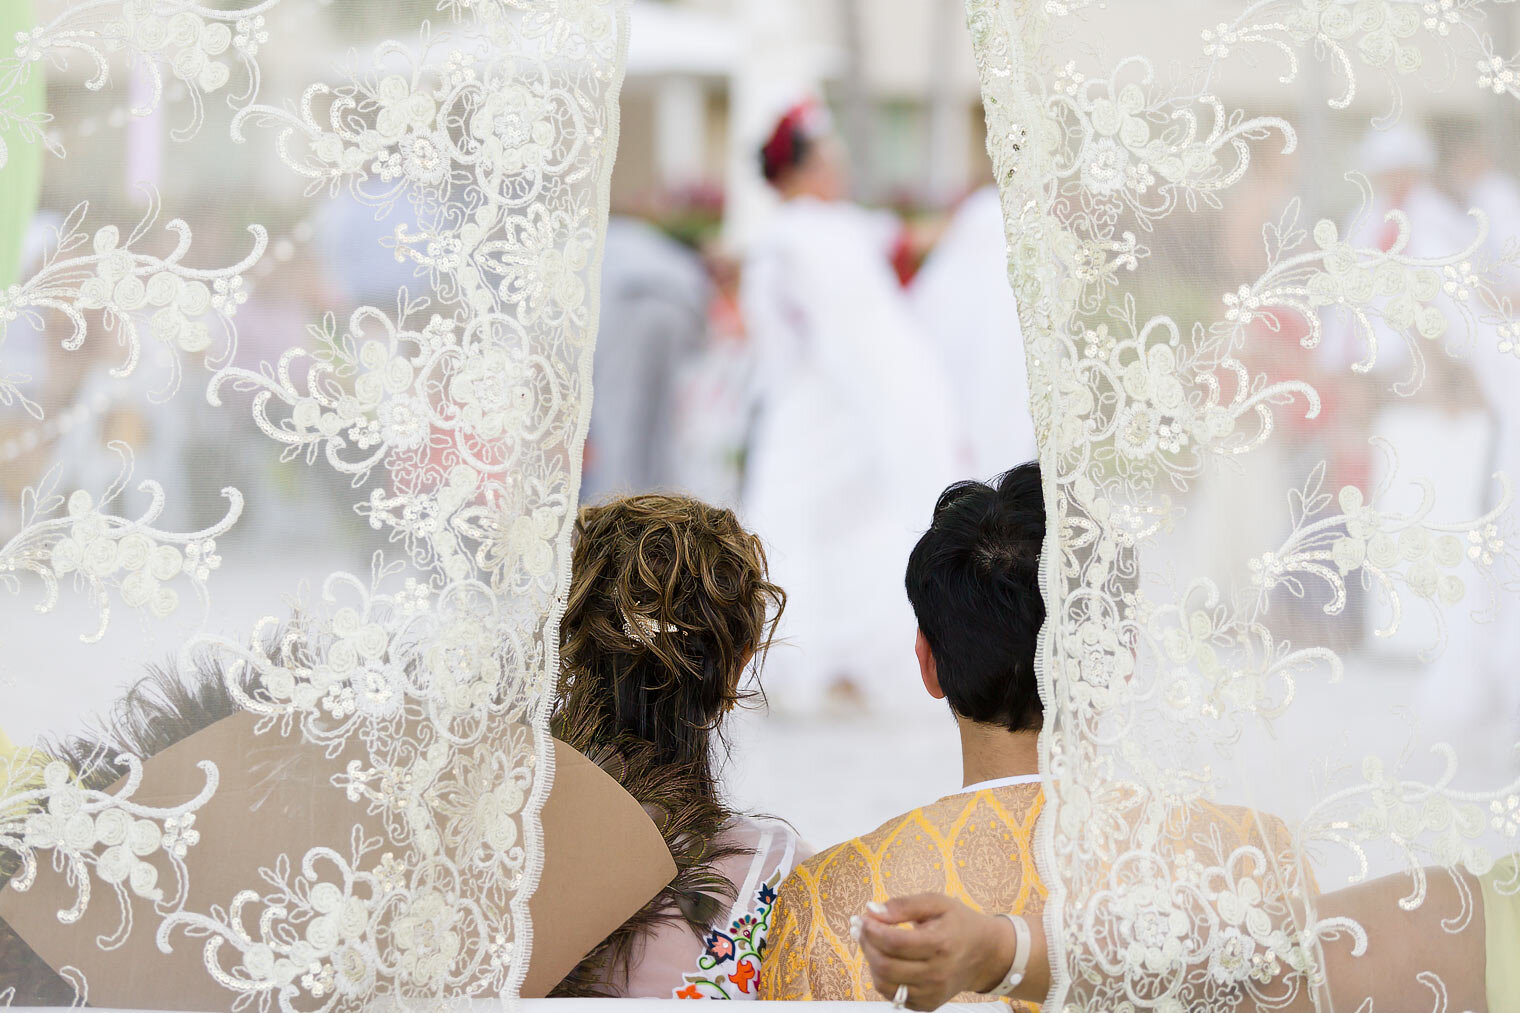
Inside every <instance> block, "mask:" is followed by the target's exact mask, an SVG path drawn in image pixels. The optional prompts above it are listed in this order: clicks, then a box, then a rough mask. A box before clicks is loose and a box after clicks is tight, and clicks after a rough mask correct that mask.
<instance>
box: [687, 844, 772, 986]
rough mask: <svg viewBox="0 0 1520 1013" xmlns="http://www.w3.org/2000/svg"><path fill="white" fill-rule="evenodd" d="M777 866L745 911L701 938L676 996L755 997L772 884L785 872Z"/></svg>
mask: <svg viewBox="0 0 1520 1013" xmlns="http://www.w3.org/2000/svg"><path fill="white" fill-rule="evenodd" d="M786 871H787V870H785V869H778V870H777V871H776V872H775V873H773V874H772V875H771V878H770V879H768V880H767V881H766V882H765V883H764V884H762V885H761V887H760V889H758V890H756V891H755V895H754V900H753V902H752V903H753V906H752V907H751V908H750V910H749V913H747V914H743V915H740V916H739V917H738V918H736V919H734V920H733V921H732V922H731V923H730V924H729V926H728V929H727V931H719V930H718V929H716V928H714V929H713V930H712V931H711V932H709V933H708V934H707V936H706V938H704V939H703V941H702V955H701V956H700V957H698V958H697V968H698V969H697V970H696V971H695V972H692V973H690V974H686V975H684V976H683V978H682V980H683V981H684V982H685V983H686V984H685V987H683V988H679V989H675V990H674V991H673V993H672V994H673V995H674V996H675V998H677V999H755V998H758V995H757V987H756V986H757V983H758V981H759V978H760V967H761V965H762V964H763V963H764V961H765V949H766V937H767V935H768V934H769V933H770V927H771V909H772V907H774V906H775V903H776V888H777V887H779V886H780V885H781V880H782V879H783V877H784V876H785V875H786Z"/></svg>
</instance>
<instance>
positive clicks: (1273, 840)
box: [760, 784, 1315, 1011]
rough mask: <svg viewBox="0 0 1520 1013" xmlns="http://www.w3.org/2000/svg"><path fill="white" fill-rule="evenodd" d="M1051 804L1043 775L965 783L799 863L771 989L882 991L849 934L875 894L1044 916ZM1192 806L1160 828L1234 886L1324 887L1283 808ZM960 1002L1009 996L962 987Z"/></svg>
mask: <svg viewBox="0 0 1520 1013" xmlns="http://www.w3.org/2000/svg"><path fill="white" fill-rule="evenodd" d="M1113 796H1114V799H1115V804H1114V809H1115V810H1116V811H1124V812H1125V815H1124V816H1122V817H1121V821H1122V822H1123V823H1125V824H1144V823H1145V822H1146V813H1145V812H1143V811H1142V810H1141V809H1139V808H1137V807H1129V806H1126V804H1125V800H1126V799H1128V800H1133V799H1134V798H1135V796H1134V795H1133V793H1131V792H1126V791H1125V790H1124V789H1123V788H1121V787H1117V786H1116V787H1115V788H1114V789H1113ZM1044 805H1045V799H1044V795H1043V794H1042V792H1041V789H1040V786H1039V785H1038V784H1004V785H999V786H996V787H989V788H984V789H981V790H978V791H968V792H962V793H960V794H957V795H950V796H947V797H945V798H942V799H940V800H939V801H938V802H935V803H933V804H931V805H927V806H924V807H922V808H919V809H914V810H913V811H911V812H909V813H906V814H904V815H902V816H899V817H897V818H896V819H893V820H890V821H889V822H887V823H885V824H883V825H882V826H881V827H879V828H877V829H876V830H874V831H872V832H871V833H869V834H866V835H864V836H862V837H857V838H854V839H852V840H849V841H845V842H844V843H843V844H839V845H836V846H835V847H832V848H830V849H828V850H827V851H824V852H821V853H819V854H818V855H816V856H815V857H813V858H812V859H810V860H809V861H806V862H804V863H802V864H801V865H799V866H798V867H797V869H796V871H794V872H793V873H792V875H791V876H790V877H788V879H787V880H786V882H785V883H783V884H782V887H781V893H780V897H779V898H778V899H777V901H776V905H775V908H774V909H773V911H772V915H771V935H770V952H769V953H768V954H767V956H766V960H765V963H764V965H763V967H762V970H761V973H760V998H761V999H790V1000H800V999H818V1000H857V1001H866V1000H870V999H874V998H877V995H876V991H875V988H874V986H873V985H872V983H871V977H870V970H869V968H868V967H867V966H866V961H865V957H864V955H863V954H862V953H861V951H860V947H859V946H858V945H856V943H855V941H854V940H853V939H851V938H850V916H851V915H855V914H859V913H860V912H861V910H863V909H864V908H865V906H866V904H867V903H869V902H871V901H886V900H889V899H891V898H893V897H905V896H910V895H913V894H919V893H945V894H948V895H949V896H951V897H954V898H956V899H957V900H960V901H963V902H964V903H966V904H969V905H970V906H971V907H973V908H975V909H977V910H979V911H987V912H991V911H1007V912H1010V913H1012V914H1021V915H1024V916H1026V917H1029V918H1038V917H1040V914H1041V912H1042V911H1043V910H1044V908H1045V902H1046V897H1047V892H1046V888H1045V884H1044V883H1043V882H1042V881H1041V879H1040V875H1039V872H1038V870H1037V869H1036V867H1035V858H1034V856H1035V849H1034V837H1035V825H1036V822H1037V821H1038V819H1039V817H1040V813H1041V811H1042V810H1043V809H1044ZM1185 812H1186V815H1185V818H1182V819H1180V820H1178V821H1175V822H1174V821H1171V820H1168V821H1165V822H1164V823H1162V824H1161V825H1159V826H1155V827H1154V828H1153V830H1152V832H1153V833H1154V834H1155V835H1156V836H1157V837H1158V838H1160V839H1164V840H1166V841H1167V842H1168V843H1167V847H1166V850H1168V851H1169V852H1172V853H1174V854H1175V855H1176V856H1177V860H1178V861H1179V862H1190V863H1197V862H1199V861H1202V860H1204V859H1207V860H1210V861H1221V862H1224V863H1225V864H1227V865H1229V866H1230V868H1231V869H1232V871H1233V873H1234V881H1233V884H1232V886H1231V889H1232V890H1234V891H1236V892H1240V893H1241V894H1242V895H1243V896H1250V895H1257V894H1260V893H1262V892H1264V890H1265V888H1266V887H1267V884H1268V883H1280V882H1282V881H1284V880H1293V881H1295V882H1296V881H1297V877H1299V876H1300V875H1302V876H1303V877H1304V881H1305V882H1306V883H1307V885H1308V889H1309V891H1310V892H1313V891H1314V889H1315V886H1314V882H1313V879H1312V877H1310V876H1309V875H1308V874H1307V872H1303V873H1301V872H1300V871H1299V870H1298V869H1297V868H1296V866H1295V863H1294V858H1293V855H1294V852H1293V845H1292V839H1291V836H1290V834H1289V833H1288V830H1287V827H1286V826H1285V825H1284V824H1283V822H1282V821H1281V820H1279V819H1278V818H1277V817H1275V816H1270V815H1265V814H1262V813H1258V812H1256V811H1254V810H1251V809H1245V808H1241V807H1238V806H1215V805H1212V804H1207V803H1204V804H1199V805H1195V806H1192V807H1189V808H1188V809H1187V810H1186V811H1185ZM1225 856H1228V857H1225ZM1110 871H1111V873H1112V874H1113V876H1114V878H1115V879H1116V881H1125V880H1127V879H1129V878H1130V875H1131V874H1132V871H1133V870H1130V871H1128V872H1127V871H1126V870H1125V869H1124V868H1121V867H1119V866H1114V867H1112V868H1111V870H1110ZM1243 959H1247V960H1249V957H1244V958H1243ZM954 1001H955V1002H1006V1001H1007V1000H1000V999H994V998H992V997H990V996H983V995H976V994H973V993H962V994H961V995H958V996H956V997H955V1000H954ZM1013 1005H1014V1006H1015V1007H1016V1008H1018V1009H1020V1010H1030V1011H1032V1010H1035V1009H1037V1007H1034V1006H1031V1005H1027V1004H1024V1003H1014V1004H1013Z"/></svg>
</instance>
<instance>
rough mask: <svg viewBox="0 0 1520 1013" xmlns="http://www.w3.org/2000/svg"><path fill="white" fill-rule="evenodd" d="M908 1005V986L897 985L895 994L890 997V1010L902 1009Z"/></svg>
mask: <svg viewBox="0 0 1520 1013" xmlns="http://www.w3.org/2000/svg"><path fill="white" fill-rule="evenodd" d="M907 1005H908V986H907V985H898V986H897V992H896V994H895V995H893V996H892V1008H893V1009H903V1008H904V1007H905V1006H907Z"/></svg>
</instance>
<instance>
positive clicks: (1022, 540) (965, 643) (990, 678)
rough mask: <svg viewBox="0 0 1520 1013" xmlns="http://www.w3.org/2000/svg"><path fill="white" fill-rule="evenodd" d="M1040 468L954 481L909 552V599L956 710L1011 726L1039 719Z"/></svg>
mask: <svg viewBox="0 0 1520 1013" xmlns="http://www.w3.org/2000/svg"><path fill="white" fill-rule="evenodd" d="M1044 539H1045V500H1044V493H1043V492H1042V490H1041V487H1040V468H1039V465H1037V464H1034V463H1032V462H1031V463H1029V464H1021V465H1019V466H1018V467H1017V468H1014V469H1013V470H1012V471H1008V472H1005V473H1004V474H1003V475H1001V476H999V477H998V478H997V479H995V480H994V481H993V482H992V484H990V485H989V484H987V483H985V482H957V483H956V484H955V485H952V486H951V487H950V488H948V489H946V490H945V491H944V492H943V493H942V494H941V495H940V498H939V502H938V503H936V504H935V506H934V521H933V523H932V524H931V525H930V527H929V530H928V531H927V532H925V533H924V536H923V537H922V538H920V539H919V540H918V544H917V545H916V546H914V548H913V554H912V555H910V556H909V557H908V576H907V585H908V600H909V601H910V602H912V603H913V612H914V614H915V615H916V616H917V617H918V628H919V631H920V632H922V633H923V635H924V639H925V640H927V641H928V642H929V650H930V651H932V652H933V653H934V663H935V667H936V669H938V672H939V684H940V688H941V689H943V690H944V692H945V697H946V699H948V700H949V702H950V707H951V709H952V710H954V711H955V713H956V714H958V715H960V716H961V717H964V718H967V719H969V720H971V721H976V722H979V723H981V724H988V725H999V726H1001V727H1003V728H1007V729H1008V730H1009V731H1014V732H1019V731H1026V730H1035V729H1038V728H1039V727H1040V725H1041V722H1042V720H1043V715H1044V708H1043V707H1042V706H1041V704H1040V694H1039V690H1038V687H1037V685H1036V683H1035V675H1034V657H1035V650H1036V643H1037V641H1038V638H1039V634H1040V627H1041V625H1043V624H1044V622H1045V601H1044V599H1043V598H1042V597H1041V595H1040V581H1039V566H1040V548H1041V545H1042V543H1043V542H1044Z"/></svg>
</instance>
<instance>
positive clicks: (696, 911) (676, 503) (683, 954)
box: [552, 495, 811, 999]
mask: <svg viewBox="0 0 1520 1013" xmlns="http://www.w3.org/2000/svg"><path fill="white" fill-rule="evenodd" d="M575 536H576V538H575V550H574V554H573V562H572V574H573V576H572V579H571V587H570V600H569V604H568V607H567V609H566V611H565V617H564V621H563V624H562V626H561V632H560V642H561V654H560V658H561V681H560V686H559V699H558V701H557V704H556V707H555V712H554V717H553V722H552V723H553V729H554V735H555V737H556V738H558V739H561V740H563V741H564V742H566V743H568V744H569V745H571V746H574V747H575V748H576V749H578V750H580V751H581V752H583V753H585V754H586V755H587V756H589V757H590V758H591V759H592V760H594V761H596V762H597V763H599V764H600V765H601V766H602V768H603V769H604V770H606V771H608V772H609V773H610V774H612V775H613V777H615V778H617V780H618V781H619V782H620V783H621V784H622V785H623V787H624V788H626V789H627V790H628V792H629V793H630V794H632V795H633V796H634V798H636V799H638V800H639V802H640V803H642V804H643V806H644V808H645V810H646V811H647V812H649V813H650V815H651V816H652V817H653V818H654V820H655V823H656V824H657V825H658V826H659V827H660V831H661V833H662V834H663V835H664V838H665V841H666V843H667V844H668V845H669V846H670V850H671V854H672V855H673V856H674V858H675V861H676V868H677V870H678V873H677V876H676V878H675V879H674V880H673V881H672V882H671V884H670V885H669V886H668V887H667V888H666V889H665V890H664V891H663V892H662V893H661V894H660V895H659V896H658V897H656V898H655V899H654V900H653V901H652V902H651V903H650V904H649V905H648V906H646V907H645V909H644V910H643V911H642V912H640V913H639V914H638V915H637V916H635V917H634V918H632V919H630V920H629V921H628V922H627V923H625V924H624V925H623V926H622V927H621V928H620V929H619V930H618V931H617V932H615V933H614V934H613V935H612V936H610V937H608V939H607V940H606V941H605V942H603V943H602V945H601V946H599V947H598V948H597V949H596V950H595V951H594V952H593V953H592V954H591V955H590V956H588V957H587V958H586V959H585V960H584V961H583V962H582V963H581V965H580V966H579V967H578V968H577V969H576V971H575V973H574V974H572V975H571V976H570V977H569V978H567V979H566V980H565V981H564V983H562V984H561V986H560V987H559V989H557V990H556V992H555V993H554V994H555V995H603V996H630V997H644V998H665V999H668V998H672V997H676V998H690V999H698V998H715V999H721V998H730V999H753V998H754V997H755V982H756V979H757V977H758V975H759V972H760V963H761V960H762V959H763V957H764V955H765V935H766V932H767V929H768V925H769V917H770V909H771V904H772V903H773V902H774V900H775V897H776V888H777V887H778V886H779V884H780V883H781V880H782V879H784V878H785V877H786V875H787V874H788V873H789V872H790V871H791V870H792V867H793V866H794V865H796V863H797V862H799V861H801V860H802V859H804V858H806V857H808V856H809V855H810V854H811V851H810V849H808V848H807V847H806V845H804V844H802V843H801V842H800V841H799V840H798V838H797V835H796V834H795V832H793V831H792V830H791V828H789V827H787V826H786V825H785V824H783V823H780V822H779V821H776V820H770V819H757V818H753V817H748V816H744V815H741V814H739V813H737V812H735V811H734V810H733V809H732V808H730V807H729V805H728V804H727V803H726V802H725V801H724V799H723V796H722V792H721V790H720V788H719V785H718V771H717V768H718V765H719V761H720V759H721V753H722V751H723V750H724V748H725V740H724V737H723V722H724V721H725V719H726V718H727V716H728V715H729V714H730V713H731V712H732V711H733V710H734V708H735V707H737V706H738V705H739V704H740V703H741V702H743V701H744V700H745V699H746V698H747V697H748V696H750V695H752V694H751V693H749V692H746V691H745V690H744V689H742V688H741V685H740V684H741V681H742V677H743V675H744V672H745V670H746V668H748V667H749V666H750V664H751V662H752V661H757V660H758V659H759V658H760V657H762V656H763V655H764V653H765V650H766V648H768V647H769V646H770V641H771V637H772V635H773V633H774V630H775V626H776V620H777V619H778V618H779V616H780V614H781V611H782V609H783V607H784V606H785V602H786V595H785V593H784V592H783V591H782V590H781V588H780V587H778V586H777V585H775V584H773V583H771V582H770V580H769V579H768V576H767V569H766V558H765V551H764V549H763V548H762V547H761V545H760V540H759V539H758V538H756V537H755V536H754V535H752V534H750V533H749V532H748V531H746V530H744V528H743V527H742V526H741V525H740V524H739V521H738V519H737V518H736V517H735V516H734V514H733V512H732V511H729V510H724V509H720V508H717V507H713V506H709V505H707V504H705V503H701V502H698V501H697V500H694V499H690V498H688V497H685V496H666V495H647V496H634V497H630V498H627V499H619V500H615V501H612V502H610V503H607V504H605V505H602V506H593V507H587V508H585V509H583V510H582V511H581V514H580V517H579V519H578V520H577V522H576V531H575Z"/></svg>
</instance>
